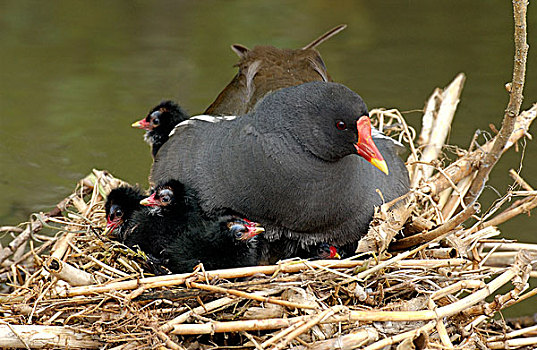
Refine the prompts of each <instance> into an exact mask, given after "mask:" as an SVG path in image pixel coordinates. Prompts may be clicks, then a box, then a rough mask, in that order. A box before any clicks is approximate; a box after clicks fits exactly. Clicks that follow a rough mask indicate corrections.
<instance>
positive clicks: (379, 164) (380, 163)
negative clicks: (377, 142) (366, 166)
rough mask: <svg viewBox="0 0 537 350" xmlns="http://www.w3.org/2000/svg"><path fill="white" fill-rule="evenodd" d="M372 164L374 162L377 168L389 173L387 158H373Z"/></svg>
mask: <svg viewBox="0 0 537 350" xmlns="http://www.w3.org/2000/svg"><path fill="white" fill-rule="evenodd" d="M371 164H373V165H374V166H375V167H377V169H379V170H380V171H382V172H383V173H384V174H386V175H389V174H390V173H389V171H388V164H386V161H385V160H378V159H371Z"/></svg>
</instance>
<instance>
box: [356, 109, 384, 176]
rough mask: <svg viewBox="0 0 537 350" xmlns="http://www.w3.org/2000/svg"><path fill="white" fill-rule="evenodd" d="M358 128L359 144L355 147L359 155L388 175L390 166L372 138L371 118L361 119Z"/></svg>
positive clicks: (364, 117) (357, 123)
mask: <svg viewBox="0 0 537 350" xmlns="http://www.w3.org/2000/svg"><path fill="white" fill-rule="evenodd" d="M356 128H357V129H358V142H357V143H356V144H355V145H354V147H355V148H356V152H358V155H359V156H361V157H362V158H364V159H365V160H367V161H368V162H369V163H371V164H373V165H374V166H376V167H377V168H378V169H379V170H380V171H382V172H383V173H384V174H386V175H388V165H387V164H386V161H385V160H384V158H383V157H382V154H380V151H379V150H378V148H377V146H376V145H375V143H374V142H373V138H372V137H371V121H370V120H369V117H368V116H365V115H364V116H362V117H360V119H358V121H357V122H356Z"/></svg>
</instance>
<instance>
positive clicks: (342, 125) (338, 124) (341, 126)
mask: <svg viewBox="0 0 537 350" xmlns="http://www.w3.org/2000/svg"><path fill="white" fill-rule="evenodd" d="M336 128H338V130H345V129H347V124H345V122H344V121H343V120H340V121H337V122H336Z"/></svg>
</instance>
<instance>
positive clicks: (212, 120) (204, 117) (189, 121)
mask: <svg viewBox="0 0 537 350" xmlns="http://www.w3.org/2000/svg"><path fill="white" fill-rule="evenodd" d="M235 118H237V117H236V116H234V115H225V116H214V115H205V114H201V115H196V116H193V117H191V118H189V119H187V120H185V121H182V122H180V123H179V124H177V125H176V126H175V128H173V130H172V131H171V132H170V135H168V136H170V137H171V136H172V135H173V134H174V133H175V129H177V128H179V127H181V126H184V125H188V124H193V123H194V121H195V120H200V121H202V122H208V123H220V122H225V121H229V120H233V119H235Z"/></svg>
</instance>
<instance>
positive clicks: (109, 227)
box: [106, 219, 119, 233]
mask: <svg viewBox="0 0 537 350" xmlns="http://www.w3.org/2000/svg"><path fill="white" fill-rule="evenodd" d="M118 225H119V220H110V219H106V232H108V233H110V232H112V231H114V230H115V229H116V228H117V227H118Z"/></svg>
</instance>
